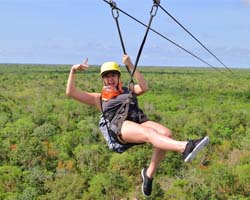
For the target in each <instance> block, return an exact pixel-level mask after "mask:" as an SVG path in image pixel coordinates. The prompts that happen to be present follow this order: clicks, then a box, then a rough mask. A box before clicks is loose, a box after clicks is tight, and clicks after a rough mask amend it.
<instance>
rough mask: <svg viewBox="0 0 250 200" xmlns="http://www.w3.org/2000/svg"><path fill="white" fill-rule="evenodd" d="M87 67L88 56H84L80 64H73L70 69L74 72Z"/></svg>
mask: <svg viewBox="0 0 250 200" xmlns="http://www.w3.org/2000/svg"><path fill="white" fill-rule="evenodd" d="M88 67H89V65H88V58H86V59H85V60H84V61H83V62H82V63H81V64H75V65H73V66H72V67H71V69H72V70H73V71H74V72H76V71H78V70H81V71H82V70H86V69H87V68H88Z"/></svg>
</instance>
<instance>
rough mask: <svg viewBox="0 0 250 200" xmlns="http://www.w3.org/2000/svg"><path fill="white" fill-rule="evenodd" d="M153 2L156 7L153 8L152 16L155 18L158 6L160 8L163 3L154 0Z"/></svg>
mask: <svg viewBox="0 0 250 200" xmlns="http://www.w3.org/2000/svg"><path fill="white" fill-rule="evenodd" d="M153 2H154V5H153V6H152V9H151V11H150V15H151V16H152V17H154V16H155V15H156V13H157V10H158V6H159V4H160V2H161V1H160V0H153Z"/></svg>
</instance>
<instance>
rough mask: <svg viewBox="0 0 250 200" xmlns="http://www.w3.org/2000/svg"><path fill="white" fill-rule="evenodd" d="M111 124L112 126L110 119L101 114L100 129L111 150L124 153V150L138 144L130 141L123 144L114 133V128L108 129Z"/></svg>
mask: <svg viewBox="0 0 250 200" xmlns="http://www.w3.org/2000/svg"><path fill="white" fill-rule="evenodd" d="M109 126H110V122H109V120H108V119H106V120H105V119H104V117H103V116H101V118H100V122H99V129H100V131H101V133H102V135H103V136H104V138H105V140H106V142H107V144H108V147H109V149H110V150H112V151H114V152H117V153H123V152H124V151H126V150H128V149H129V148H130V147H132V146H134V145H137V144H130V143H127V144H122V143H121V142H119V140H118V139H117V136H116V134H115V133H113V132H112V130H109V129H108V127H109Z"/></svg>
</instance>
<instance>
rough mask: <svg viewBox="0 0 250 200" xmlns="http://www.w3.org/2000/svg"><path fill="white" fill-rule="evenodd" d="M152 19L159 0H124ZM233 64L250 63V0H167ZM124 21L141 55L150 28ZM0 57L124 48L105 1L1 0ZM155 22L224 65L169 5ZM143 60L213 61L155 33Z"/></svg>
mask: <svg viewBox="0 0 250 200" xmlns="http://www.w3.org/2000/svg"><path fill="white" fill-rule="evenodd" d="M115 2H116V3H117V6H118V7H119V8H121V9H122V10H124V11H125V12H127V13H129V14H131V15H132V16H134V17H136V18H138V19H139V20H141V21H142V22H144V23H146V24H147V23H148V19H149V11H150V9H151V6H152V2H153V1H152V0H136V1H132V0H130V1H129V0H116V1H115ZM161 6H162V7H164V8H165V9H166V10H167V11H169V12H170V13H171V14H172V15H173V16H174V17H175V18H176V19H177V20H179V21H180V22H181V23H182V24H183V25H184V26H185V27H186V28H187V29H188V30H189V31H190V32H191V33H193V34H194V35H195V36H196V37H197V38H198V39H199V40H200V41H201V42H202V43H203V44H204V45H205V46H207V47H208V49H210V50H211V51H212V52H213V53H214V54H215V55H216V56H218V57H219V58H220V59H221V60H222V61H223V62H224V63H225V64H226V65H227V66H228V67H242V68H247V67H250V0H202V1H201V0H161ZM119 20H120V26H121V30H122V33H123V37H124V42H125V45H126V50H127V53H128V54H129V55H130V56H131V58H132V60H133V61H134V60H135V58H136V55H137V51H138V49H139V46H140V44H141V40H142V38H143V35H144V32H145V27H143V26H141V25H140V24H138V23H136V22H134V21H133V20H131V19H130V18H128V17H127V16H125V15H123V14H122V13H121V14H120V15H119ZM0 25H1V29H0V30H1V31H0V63H40V64H41V63H42V64H43V63H44V64H73V63H79V62H81V61H82V60H83V59H84V58H85V57H88V58H89V63H90V64H101V63H103V62H105V61H110V60H114V61H117V62H118V63H121V57H122V48H121V45H120V41H119V37H118V33H117V29H116V26H115V22H114V20H113V18H112V15H111V10H110V7H109V5H108V4H107V3H105V2H104V1H103V0H0ZM152 28H153V29H155V30H157V31H158V32H160V33H161V34H163V35H165V36H166V37H168V38H169V39H171V40H173V41H174V42H176V43H178V44H180V45H182V46H183V47H184V48H186V49H187V50H189V51H191V52H193V53H195V54H196V55H197V56H199V57H201V58H202V59H204V60H205V61H207V62H208V63H210V64H211V65H213V66H221V64H220V63H218V62H217V61H216V60H215V59H214V58H213V57H211V56H210V55H209V54H208V53H207V52H206V51H205V50H203V48H202V47H201V46H199V45H198V44H197V43H196V42H195V41H194V40H193V39H192V38H191V37H190V36H188V35H187V34H186V33H185V32H184V31H183V30H182V29H181V28H180V27H179V26H178V25H177V24H176V23H175V22H174V21H173V20H171V19H170V18H169V17H168V16H167V15H166V14H165V13H164V12H163V11H162V10H161V9H159V10H158V12H157V15H156V16H155V17H154V19H153V23H152ZM138 65H146V66H206V65H205V64H204V63H202V62H200V61H199V60H197V59H195V58H193V57H192V56H190V55H189V54H187V53H185V52H183V51H182V50H180V49H178V48H177V47H175V46H174V45H172V44H171V43H169V42H168V41H166V40H164V39H163V38H161V37H159V36H158V35H156V34H155V33H153V32H150V33H149V35H148V38H147V41H146V44H145V47H144V49H143V52H142V55H141V58H140V61H139V64H138Z"/></svg>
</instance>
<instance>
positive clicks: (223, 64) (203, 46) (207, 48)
mask: <svg viewBox="0 0 250 200" xmlns="http://www.w3.org/2000/svg"><path fill="white" fill-rule="evenodd" d="M159 7H160V8H161V9H162V10H163V11H164V12H165V13H166V14H167V15H168V16H169V17H171V18H172V19H173V20H174V21H175V22H176V23H177V24H178V25H179V26H180V27H181V28H182V29H183V30H184V31H186V32H187V33H188V34H189V35H190V36H191V37H192V38H193V39H194V40H195V41H196V42H198V43H199V44H200V45H201V46H202V47H203V48H204V49H205V50H206V51H207V52H208V53H210V55H212V56H213V57H214V58H215V59H216V60H217V61H218V62H219V63H221V64H222V65H223V66H224V67H225V68H226V69H227V70H228V71H230V72H231V73H233V72H232V71H231V70H230V69H229V68H228V67H227V66H226V65H225V64H224V63H223V62H222V61H221V60H220V59H219V58H218V57H217V56H216V55H215V54H213V53H212V52H211V51H210V50H209V49H208V48H207V47H206V46H205V45H204V44H203V43H202V42H201V41H200V40H198V39H197V38H196V37H195V36H194V35H193V34H192V33H191V32H190V31H189V30H187V29H186V28H185V27H184V26H183V25H182V24H181V23H180V22H179V21H178V20H177V19H176V18H174V17H173V15H171V14H170V13H169V12H168V11H167V10H166V9H164V8H163V7H162V6H161V5H159Z"/></svg>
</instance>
